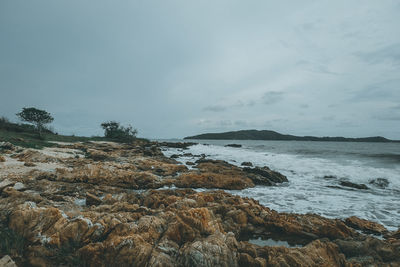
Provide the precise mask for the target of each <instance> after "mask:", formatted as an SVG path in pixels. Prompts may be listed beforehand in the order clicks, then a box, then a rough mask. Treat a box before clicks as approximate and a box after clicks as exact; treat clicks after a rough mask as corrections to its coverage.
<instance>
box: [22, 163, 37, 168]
mask: <svg viewBox="0 0 400 267" xmlns="http://www.w3.org/2000/svg"><path fill="white" fill-rule="evenodd" d="M24 166H25V167H35V166H36V164H35V163H33V162H25V163H24Z"/></svg>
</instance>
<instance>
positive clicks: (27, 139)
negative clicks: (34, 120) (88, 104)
mask: <svg viewBox="0 0 400 267" xmlns="http://www.w3.org/2000/svg"><path fill="white" fill-rule="evenodd" d="M137 140H144V141H146V139H142V138H137ZM4 141H5V142H10V143H12V144H13V145H17V146H21V147H27V148H36V149H41V148H43V147H52V146H55V145H56V144H54V143H52V141H53V142H71V143H73V142H88V141H114V142H120V141H121V140H116V139H110V138H105V137H101V136H92V137H86V136H74V135H61V134H55V133H53V132H51V131H50V130H47V131H45V132H44V133H43V134H42V137H39V135H38V133H37V131H36V130H35V129H34V127H32V126H31V125H28V124H17V123H12V122H9V121H8V120H7V119H5V118H1V117H0V142H4Z"/></svg>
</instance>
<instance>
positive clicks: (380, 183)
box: [369, 178, 389, 188]
mask: <svg viewBox="0 0 400 267" xmlns="http://www.w3.org/2000/svg"><path fill="white" fill-rule="evenodd" d="M369 184H371V185H375V186H377V187H379V188H386V187H388V186H389V181H388V180H387V179H386V178H376V179H373V180H370V181H369Z"/></svg>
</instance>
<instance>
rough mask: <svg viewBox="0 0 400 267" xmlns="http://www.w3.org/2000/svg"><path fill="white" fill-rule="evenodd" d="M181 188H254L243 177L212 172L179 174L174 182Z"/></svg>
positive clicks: (248, 180) (250, 182) (249, 181)
mask: <svg viewBox="0 0 400 267" xmlns="http://www.w3.org/2000/svg"><path fill="white" fill-rule="evenodd" d="M175 185H176V186H177V187H181V188H219V189H231V190H239V189H244V188H248V187H254V184H253V182H252V181H251V180H250V179H249V178H247V177H243V176H232V175H225V174H219V173H212V172H203V173H195V172H189V173H184V174H181V175H180V176H179V177H178V179H177V180H176V182H175Z"/></svg>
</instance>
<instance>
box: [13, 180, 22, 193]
mask: <svg viewBox="0 0 400 267" xmlns="http://www.w3.org/2000/svg"><path fill="white" fill-rule="evenodd" d="M13 188H14V189H15V190H17V191H21V190H23V189H25V185H24V184H23V183H20V182H16V183H15V184H14V186H13Z"/></svg>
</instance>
